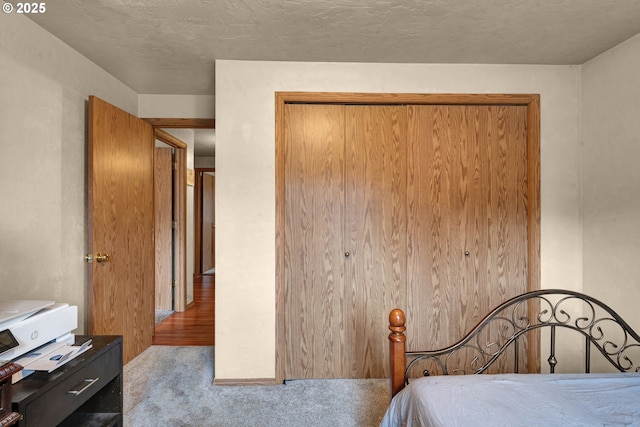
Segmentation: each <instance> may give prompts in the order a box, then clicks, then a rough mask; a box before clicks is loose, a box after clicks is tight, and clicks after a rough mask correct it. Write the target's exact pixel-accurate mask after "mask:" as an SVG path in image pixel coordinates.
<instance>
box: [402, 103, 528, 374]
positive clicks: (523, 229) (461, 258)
mask: <svg viewBox="0 0 640 427" xmlns="http://www.w3.org/2000/svg"><path fill="white" fill-rule="evenodd" d="M408 117H409V119H408V120H409V137H408V140H409V141H410V142H409V161H408V190H407V191H408V209H409V212H408V236H409V237H408V239H409V242H408V272H407V275H408V290H407V292H408V306H407V308H408V309H407V317H408V320H407V323H408V324H410V325H411V328H409V333H408V348H410V349H414V350H418V349H425V348H436V347H444V346H447V345H450V344H452V343H454V342H455V341H456V340H457V339H459V338H461V337H462V336H463V335H464V334H465V333H466V332H468V331H469V330H470V329H471V328H472V327H473V326H475V324H476V323H477V322H478V321H480V320H481V316H483V315H484V314H485V313H486V312H488V311H489V310H490V309H491V308H493V307H494V306H496V305H497V304H499V303H500V302H502V301H503V300H505V299H507V298H510V297H512V296H515V295H517V294H519V293H522V292H525V291H526V290H527V264H526V262H527V166H526V165H527V157H526V153H527V147H526V126H527V124H526V117H527V112H526V107H520V106H411V107H409V113H408ZM498 334H499V331H497V330H493V331H492V332H491V336H490V337H488V338H487V342H490V341H491V340H495V339H499V335H498ZM498 369H500V367H498Z"/></svg>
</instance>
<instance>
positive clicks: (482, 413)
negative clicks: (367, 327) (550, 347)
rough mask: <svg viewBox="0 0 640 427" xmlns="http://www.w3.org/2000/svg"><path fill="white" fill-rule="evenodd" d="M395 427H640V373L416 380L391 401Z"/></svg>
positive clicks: (388, 426)
mask: <svg viewBox="0 0 640 427" xmlns="http://www.w3.org/2000/svg"><path fill="white" fill-rule="evenodd" d="M392 426H393V427H396V426H397V427H399V426H407V427H418V426H419V427H427V426H434V427H435V426H447V427H449V426H492V427H494V426H496V427H497V426H509V427H514V426H526V427H531V426H564V427H567V426H640V374H639V373H615V374H503V375H486V374H483V375H450V376H433V377H425V378H418V379H414V380H412V381H411V383H410V384H409V385H408V386H407V387H405V388H404V389H403V390H401V391H400V392H399V393H398V394H397V395H396V396H395V397H394V398H393V400H392V401H391V404H390V406H389V408H388V409H387V411H386V413H385V416H384V418H383V420H382V423H381V427H392Z"/></svg>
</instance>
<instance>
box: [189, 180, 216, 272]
mask: <svg viewBox="0 0 640 427" xmlns="http://www.w3.org/2000/svg"><path fill="white" fill-rule="evenodd" d="M215 171H216V168H195V188H194V197H193V198H194V203H193V205H194V206H193V211H194V216H195V222H194V224H193V225H194V230H195V231H194V234H195V236H194V242H195V253H194V264H195V270H194V276H202V175H201V174H202V173H204V172H214V173H215Z"/></svg>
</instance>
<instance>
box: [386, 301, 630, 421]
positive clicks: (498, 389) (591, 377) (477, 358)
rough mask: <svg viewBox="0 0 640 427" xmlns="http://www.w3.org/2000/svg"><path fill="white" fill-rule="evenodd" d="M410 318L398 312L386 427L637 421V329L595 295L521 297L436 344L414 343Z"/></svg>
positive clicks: (393, 316)
mask: <svg viewBox="0 0 640 427" xmlns="http://www.w3.org/2000/svg"><path fill="white" fill-rule="evenodd" d="M405 323H406V316H405V314H404V313H403V312H402V310H400V309H395V310H393V311H391V313H390V314H389V329H390V330H391V333H390V334H389V343H390V369H391V396H392V400H391V404H390V405H389V407H388V409H387V411H386V413H385V415H384V418H383V420H382V423H381V426H382V427H392V426H394V427H395V426H407V427H417V426H420V427H425V426H527V427H528V426H605V425H606V426H640V336H638V334H637V333H636V332H635V331H634V330H633V329H632V328H631V327H630V326H629V325H628V324H627V323H626V322H625V321H624V320H623V319H622V318H621V317H620V316H619V315H618V314H617V313H616V312H615V311H614V310H612V309H611V308H610V307H609V306H607V305H606V304H604V303H602V302H600V301H599V300H597V299H595V298H593V297H590V296H588V295H585V294H582V293H579V292H574V291H569V290H560V289H545V290H538V291H533V292H528V293H525V294H522V295H519V296H516V297H514V298H512V299H510V300H508V301H506V302H504V303H503V304H501V305H499V306H498V307H496V308H495V309H494V310H492V311H491V312H490V313H488V314H487V315H486V316H485V317H484V319H483V320H482V321H481V322H479V323H478V325H476V326H475V327H474V328H473V329H472V330H471V331H470V332H469V333H468V334H467V335H466V336H465V337H463V338H462V339H460V340H459V341H458V342H456V343H455V344H453V345H451V346H449V347H446V348H442V349H439V350H427V351H407V350H406V341H407V337H406V334H405V332H406V325H405ZM565 345H570V346H573V347H574V348H573V349H571V348H569V349H565V348H563V347H564V346H565ZM576 346H577V349H576V348H575V347H576ZM543 353H544V355H545V356H547V357H546V364H544V363H542V362H541V360H542V354H543ZM576 356H578V357H576ZM543 365H544V366H543ZM475 374H482V375H475Z"/></svg>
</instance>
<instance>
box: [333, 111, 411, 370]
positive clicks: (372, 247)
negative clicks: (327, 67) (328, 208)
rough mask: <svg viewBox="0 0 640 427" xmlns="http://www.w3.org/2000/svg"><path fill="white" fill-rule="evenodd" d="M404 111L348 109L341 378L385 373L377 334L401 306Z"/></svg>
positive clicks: (403, 276) (384, 358)
mask: <svg viewBox="0 0 640 427" xmlns="http://www.w3.org/2000/svg"><path fill="white" fill-rule="evenodd" d="M406 111H407V109H406V107H405V106H348V107H346V135H347V136H346V155H347V161H346V183H347V184H346V218H347V232H346V235H347V236H346V237H347V239H346V246H345V251H346V252H348V253H349V256H348V257H345V266H346V277H347V287H346V295H345V297H346V298H345V306H344V313H345V316H346V320H347V324H346V325H345V326H346V327H345V331H344V332H345V337H346V345H347V346H348V348H349V351H348V353H347V356H348V361H349V363H350V368H349V370H348V371H346V372H345V373H344V376H346V377H351V378H386V377H388V376H389V367H388V353H389V348H388V347H389V346H388V343H387V342H386V340H383V339H380V337H384V336H385V331H386V330H387V326H388V313H389V312H390V311H391V310H392V309H393V308H395V307H398V306H401V307H404V306H405V304H406V293H405V289H406V245H407V237H406V234H407V233H406V231H407V230H406Z"/></svg>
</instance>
